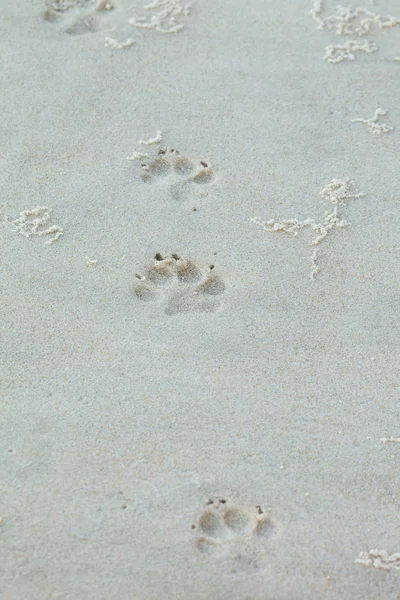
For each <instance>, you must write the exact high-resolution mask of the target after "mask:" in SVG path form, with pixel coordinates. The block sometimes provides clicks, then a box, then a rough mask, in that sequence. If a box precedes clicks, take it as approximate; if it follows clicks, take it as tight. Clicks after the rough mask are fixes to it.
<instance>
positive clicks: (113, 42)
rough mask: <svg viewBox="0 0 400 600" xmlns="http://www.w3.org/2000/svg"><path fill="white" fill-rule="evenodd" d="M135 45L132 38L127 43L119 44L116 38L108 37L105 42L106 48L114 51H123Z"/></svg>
mask: <svg viewBox="0 0 400 600" xmlns="http://www.w3.org/2000/svg"><path fill="white" fill-rule="evenodd" d="M134 43H135V42H134V41H133V40H132V38H128V39H127V40H125V42H118V41H117V40H115V39H114V38H111V37H106V39H105V40H104V47H105V48H113V49H114V50H123V49H124V48H130V46H133V44H134Z"/></svg>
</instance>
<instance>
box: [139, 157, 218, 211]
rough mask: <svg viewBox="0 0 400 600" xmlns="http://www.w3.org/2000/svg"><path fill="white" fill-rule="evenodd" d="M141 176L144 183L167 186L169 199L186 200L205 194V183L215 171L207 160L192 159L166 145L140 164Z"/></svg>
mask: <svg viewBox="0 0 400 600" xmlns="http://www.w3.org/2000/svg"><path fill="white" fill-rule="evenodd" d="M138 156H139V157H140V156H144V155H141V154H138ZM140 177H141V179H142V181H144V182H146V183H161V184H162V185H164V184H165V185H167V186H168V190H169V195H170V197H171V198H172V200H176V201H178V202H185V201H186V200H189V199H193V197H197V196H204V195H207V187H204V186H208V185H209V184H210V183H212V181H213V180H214V178H215V173H214V169H213V168H212V166H211V164H210V163H209V162H206V161H204V160H201V161H198V162H197V161H194V160H192V159H191V158H188V157H187V156H183V155H181V154H180V153H179V151H178V150H175V149H174V148H169V147H168V148H159V150H158V154H157V155H156V156H155V157H152V158H149V160H146V162H142V163H141V167H140Z"/></svg>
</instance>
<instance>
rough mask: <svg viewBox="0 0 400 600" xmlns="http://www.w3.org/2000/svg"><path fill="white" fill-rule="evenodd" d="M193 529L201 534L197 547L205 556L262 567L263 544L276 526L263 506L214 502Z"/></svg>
mask: <svg viewBox="0 0 400 600" xmlns="http://www.w3.org/2000/svg"><path fill="white" fill-rule="evenodd" d="M192 529H193V530H194V531H196V533H197V534H198V535H197V537H196V547H197V549H198V550H199V551H200V552H202V553H206V554H209V553H218V554H220V555H224V556H229V555H230V556H231V557H232V558H233V559H235V561H237V562H239V563H240V565H241V567H248V566H250V567H252V568H256V569H257V568H259V564H260V558H261V555H262V552H261V551H260V548H259V547H257V545H258V544H259V543H260V542H261V543H262V544H264V543H265V542H266V541H267V540H268V539H269V538H270V537H271V536H273V535H274V533H275V525H274V524H273V522H272V521H271V519H270V518H269V516H268V515H266V514H265V513H264V511H263V510H262V508H261V507H260V506H256V507H245V506H237V505H235V504H231V503H230V502H229V501H227V500H225V499H223V498H221V499H211V500H209V501H208V502H207V506H206V508H205V509H204V510H203V511H202V512H201V514H200V516H199V518H198V521H197V523H196V524H193V525H192Z"/></svg>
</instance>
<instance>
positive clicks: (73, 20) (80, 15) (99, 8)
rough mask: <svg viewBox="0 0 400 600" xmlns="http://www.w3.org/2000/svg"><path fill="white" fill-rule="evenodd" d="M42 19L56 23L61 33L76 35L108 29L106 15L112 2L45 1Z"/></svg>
mask: <svg viewBox="0 0 400 600" xmlns="http://www.w3.org/2000/svg"><path fill="white" fill-rule="evenodd" d="M45 6H46V8H45V11H44V12H43V19H44V20H45V21H49V22H50V23H56V24H57V25H58V26H59V27H60V28H61V30H62V31H65V32H66V33H69V34H72V35H77V34H84V33H93V32H96V31H98V30H99V29H102V28H105V27H107V26H108V27H109V25H110V23H109V19H108V15H109V14H112V12H113V10H114V8H115V2H114V0H47V2H46V4H45Z"/></svg>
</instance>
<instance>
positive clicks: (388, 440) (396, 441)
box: [381, 437, 400, 444]
mask: <svg viewBox="0 0 400 600" xmlns="http://www.w3.org/2000/svg"><path fill="white" fill-rule="evenodd" d="M381 443H382V444H391V443H394V444H400V437H384V438H381Z"/></svg>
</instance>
